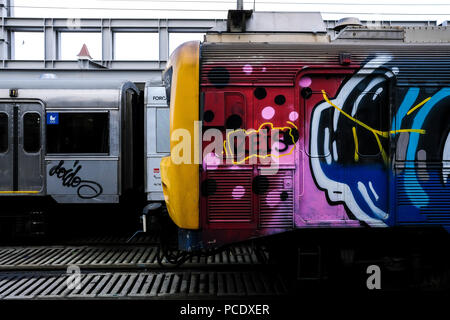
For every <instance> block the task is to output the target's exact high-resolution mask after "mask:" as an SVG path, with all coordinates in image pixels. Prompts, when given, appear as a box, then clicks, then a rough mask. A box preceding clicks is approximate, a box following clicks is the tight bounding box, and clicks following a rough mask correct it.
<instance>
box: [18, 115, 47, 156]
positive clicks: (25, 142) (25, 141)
mask: <svg viewBox="0 0 450 320" xmlns="http://www.w3.org/2000/svg"><path fill="white" fill-rule="evenodd" d="M28 116H37V117H38V119H39V122H38V126H37V128H34V130H35V131H32V132H30V133H28V130H29V126H28V125H26V119H25V118H26V117H28ZM41 121H42V116H41V114H40V113H39V112H36V111H26V112H25V113H24V114H23V116H22V126H23V129H22V135H23V138H22V139H23V144H22V148H23V151H25V152H26V153H29V154H35V153H39V152H41V150H42V122H41ZM28 137H32V138H31V140H30V139H28ZM36 138H37V139H36ZM29 141H31V143H33V144H35V146H34V148H29V147H28V144H29ZM36 142H37V143H36Z"/></svg>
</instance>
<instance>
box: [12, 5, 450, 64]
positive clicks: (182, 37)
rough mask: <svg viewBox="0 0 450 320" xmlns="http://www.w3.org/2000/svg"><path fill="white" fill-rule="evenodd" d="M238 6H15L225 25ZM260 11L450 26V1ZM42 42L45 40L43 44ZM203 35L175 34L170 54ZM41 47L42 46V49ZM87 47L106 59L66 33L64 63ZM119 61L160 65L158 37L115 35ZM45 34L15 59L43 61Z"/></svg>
mask: <svg viewBox="0 0 450 320" xmlns="http://www.w3.org/2000/svg"><path fill="white" fill-rule="evenodd" d="M235 8H236V1H235V0H209V1H208V0H196V1H189V0H172V1H171V0H167V1H162V0H161V1H155V0H131V1H121V0H76V1H74V0H71V1H69V0H14V9H13V11H14V13H13V14H14V16H16V17H39V18H43V17H47V18H56V17H58V18H183V19H190V18H192V19H201V18H204V19H224V18H226V16H227V10H228V9H235ZM253 8H255V10H256V11H319V12H321V13H322V17H323V19H324V20H337V19H340V18H343V17H348V16H355V17H358V18H359V19H360V20H370V21H379V20H397V21H408V20H409V21H411V20H427V21H437V22H438V24H439V23H442V22H443V21H447V20H450V1H449V0H428V1H424V0H359V1H358V0H317V1H314V0H304V1H295V0H280V1H275V0H255V1H253V0H244V9H253ZM41 39H42V40H41ZM197 39H202V35H201V34H171V35H170V37H169V41H170V43H169V46H170V49H169V50H170V51H172V50H173V49H174V48H175V47H176V46H178V45H179V44H180V43H182V42H184V41H188V40H197ZM41 43H42V44H41ZM83 43H86V45H87V46H88V48H89V52H90V53H91V56H92V57H93V58H94V59H95V60H97V59H101V39H100V38H99V34H95V33H91V34H86V33H85V34H81V35H77V34H74V33H65V34H62V36H61V53H60V58H61V59H69V60H70V59H76V54H77V53H78V52H79V50H80V48H81V46H82V44H83ZM115 45H116V48H115V57H114V58H115V59H118V60H120V59H129V60H156V59H157V58H158V52H159V48H158V47H157V46H158V42H157V41H155V35H154V34H153V35H152V34H149V33H142V34H133V35H130V34H116V35H115ZM43 51H44V48H43V38H42V34H26V33H20V34H19V33H16V46H15V58H16V59H43V55H44V53H43Z"/></svg>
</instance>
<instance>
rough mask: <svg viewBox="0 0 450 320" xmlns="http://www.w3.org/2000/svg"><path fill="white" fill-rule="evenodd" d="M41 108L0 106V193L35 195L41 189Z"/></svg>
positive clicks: (34, 105)
mask: <svg viewBox="0 0 450 320" xmlns="http://www.w3.org/2000/svg"><path fill="white" fill-rule="evenodd" d="M42 118H43V107H42V106H41V105H40V104H37V103H12V102H11V103H2V104H0V193H1V194H4V195H10V194H38V193H40V192H41V191H42V190H43V183H44V178H43V176H44V175H43V166H42V161H43V145H42V141H43V128H44V126H43V120H42Z"/></svg>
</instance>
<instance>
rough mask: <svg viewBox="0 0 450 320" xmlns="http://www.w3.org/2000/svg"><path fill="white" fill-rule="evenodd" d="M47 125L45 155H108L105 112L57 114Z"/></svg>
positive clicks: (107, 117) (107, 131)
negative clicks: (52, 122)
mask: <svg viewBox="0 0 450 320" xmlns="http://www.w3.org/2000/svg"><path fill="white" fill-rule="evenodd" d="M58 118H59V119H58V123H57V124H49V123H47V153H109V114H108V113H107V112H92V113H69V112H67V113H66V112H61V113H59V114H58Z"/></svg>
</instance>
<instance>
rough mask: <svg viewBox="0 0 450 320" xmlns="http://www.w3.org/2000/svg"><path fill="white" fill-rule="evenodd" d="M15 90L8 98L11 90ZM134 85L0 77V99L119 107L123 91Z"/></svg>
mask: <svg viewBox="0 0 450 320" xmlns="http://www.w3.org/2000/svg"><path fill="white" fill-rule="evenodd" d="M11 89H16V90H17V97H15V98H11V95H10V90H11ZM128 89H132V90H134V91H136V92H139V91H138V89H137V87H136V86H135V85H134V84H133V83H132V82H129V81H125V80H85V79H36V80H1V81H0V99H2V100H5V99H7V100H11V99H13V100H17V101H19V100H24V99H25V100H29V99H33V100H41V101H42V102H43V103H44V104H45V105H46V107H47V108H120V105H121V100H122V99H123V97H124V95H123V92H125V91H126V90H128Z"/></svg>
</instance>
